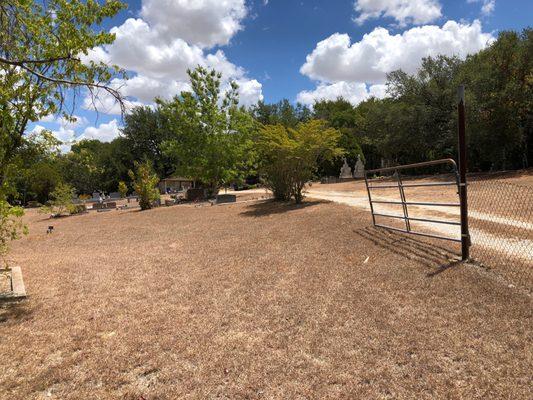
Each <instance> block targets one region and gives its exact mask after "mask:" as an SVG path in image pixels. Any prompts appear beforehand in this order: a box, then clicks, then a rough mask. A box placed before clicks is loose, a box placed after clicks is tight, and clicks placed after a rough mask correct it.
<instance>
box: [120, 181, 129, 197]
mask: <svg viewBox="0 0 533 400" xmlns="http://www.w3.org/2000/svg"><path fill="white" fill-rule="evenodd" d="M118 192H119V193H120V198H121V199H124V198H125V197H126V196H127V195H128V185H126V182H124V181H120V182H119V183H118Z"/></svg>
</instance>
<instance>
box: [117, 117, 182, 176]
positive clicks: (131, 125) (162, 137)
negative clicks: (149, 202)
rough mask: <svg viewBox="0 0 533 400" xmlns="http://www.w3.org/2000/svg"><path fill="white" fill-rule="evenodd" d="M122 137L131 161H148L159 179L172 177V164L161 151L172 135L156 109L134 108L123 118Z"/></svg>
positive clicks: (163, 118) (164, 119)
mask: <svg viewBox="0 0 533 400" xmlns="http://www.w3.org/2000/svg"><path fill="white" fill-rule="evenodd" d="M122 135H123V137H124V139H125V141H127V143H128V145H129V149H130V153H131V155H132V157H133V159H135V160H150V161H151V162H152V164H153V166H154V170H155V172H156V173H157V174H158V175H159V177H161V178H166V177H168V176H170V175H172V173H173V172H174V164H173V162H172V160H171V159H170V158H169V157H168V156H167V155H166V154H165V153H164V151H163V143H164V142H165V141H168V140H170V139H172V134H171V132H170V130H169V129H168V123H167V121H166V118H165V116H164V115H163V114H162V113H161V111H160V110H159V109H158V108H156V109H152V108H151V107H135V108H134V109H133V110H131V112H129V113H128V114H127V115H126V116H125V117H124V128H123V129H122Z"/></svg>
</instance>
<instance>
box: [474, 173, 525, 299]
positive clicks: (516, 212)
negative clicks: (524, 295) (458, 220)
mask: <svg viewBox="0 0 533 400" xmlns="http://www.w3.org/2000/svg"><path fill="white" fill-rule="evenodd" d="M468 203H469V204H468V208H469V211H468V214H469V225H470V235H471V240H472V247H471V251H470V255H471V257H472V258H473V259H474V260H475V261H477V262H479V263H481V264H482V265H484V266H485V267H487V268H488V269H491V270H493V271H494V272H496V273H497V274H498V275H500V276H502V277H503V278H504V279H505V280H506V281H508V282H510V283H512V284H514V285H518V286H521V287H524V288H526V289H528V290H533V185H531V186H529V185H521V184H516V183H511V182H505V181H502V180H493V179H490V180H471V181H470V182H469V184H468Z"/></svg>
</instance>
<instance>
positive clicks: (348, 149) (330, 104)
mask: <svg viewBox="0 0 533 400" xmlns="http://www.w3.org/2000/svg"><path fill="white" fill-rule="evenodd" d="M313 108H314V117H315V118H317V119H321V120H324V121H327V122H328V125H329V126H331V127H332V128H335V129H337V130H339V131H340V133H341V137H340V139H339V147H341V148H342V149H343V150H344V157H345V158H346V160H347V161H348V163H349V164H350V165H354V164H355V163H356V161H357V158H358V157H360V158H361V160H363V162H364V161H365V156H364V154H363V150H362V148H361V143H362V142H363V140H362V138H361V136H360V135H359V134H358V132H360V129H361V127H362V121H361V118H360V115H359V113H358V112H357V111H356V109H355V107H354V106H352V105H351V104H350V102H348V101H346V100H344V99H342V98H338V99H337V100H333V101H331V100H322V101H318V102H316V103H315V105H314V107H313ZM343 163H344V161H343V157H336V158H333V159H328V160H322V161H321V162H320V163H319V166H318V174H319V175H321V176H335V175H338V174H339V170H340V168H341V166H342V164H343Z"/></svg>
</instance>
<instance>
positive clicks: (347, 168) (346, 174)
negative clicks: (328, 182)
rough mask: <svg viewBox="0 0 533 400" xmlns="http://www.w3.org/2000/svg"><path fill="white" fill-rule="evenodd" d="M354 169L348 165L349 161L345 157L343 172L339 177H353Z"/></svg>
mask: <svg viewBox="0 0 533 400" xmlns="http://www.w3.org/2000/svg"><path fill="white" fill-rule="evenodd" d="M352 177H353V176H352V169H351V168H350V166H349V165H348V162H347V161H346V158H344V164H343V166H342V168H341V173H340V175H339V179H352Z"/></svg>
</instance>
